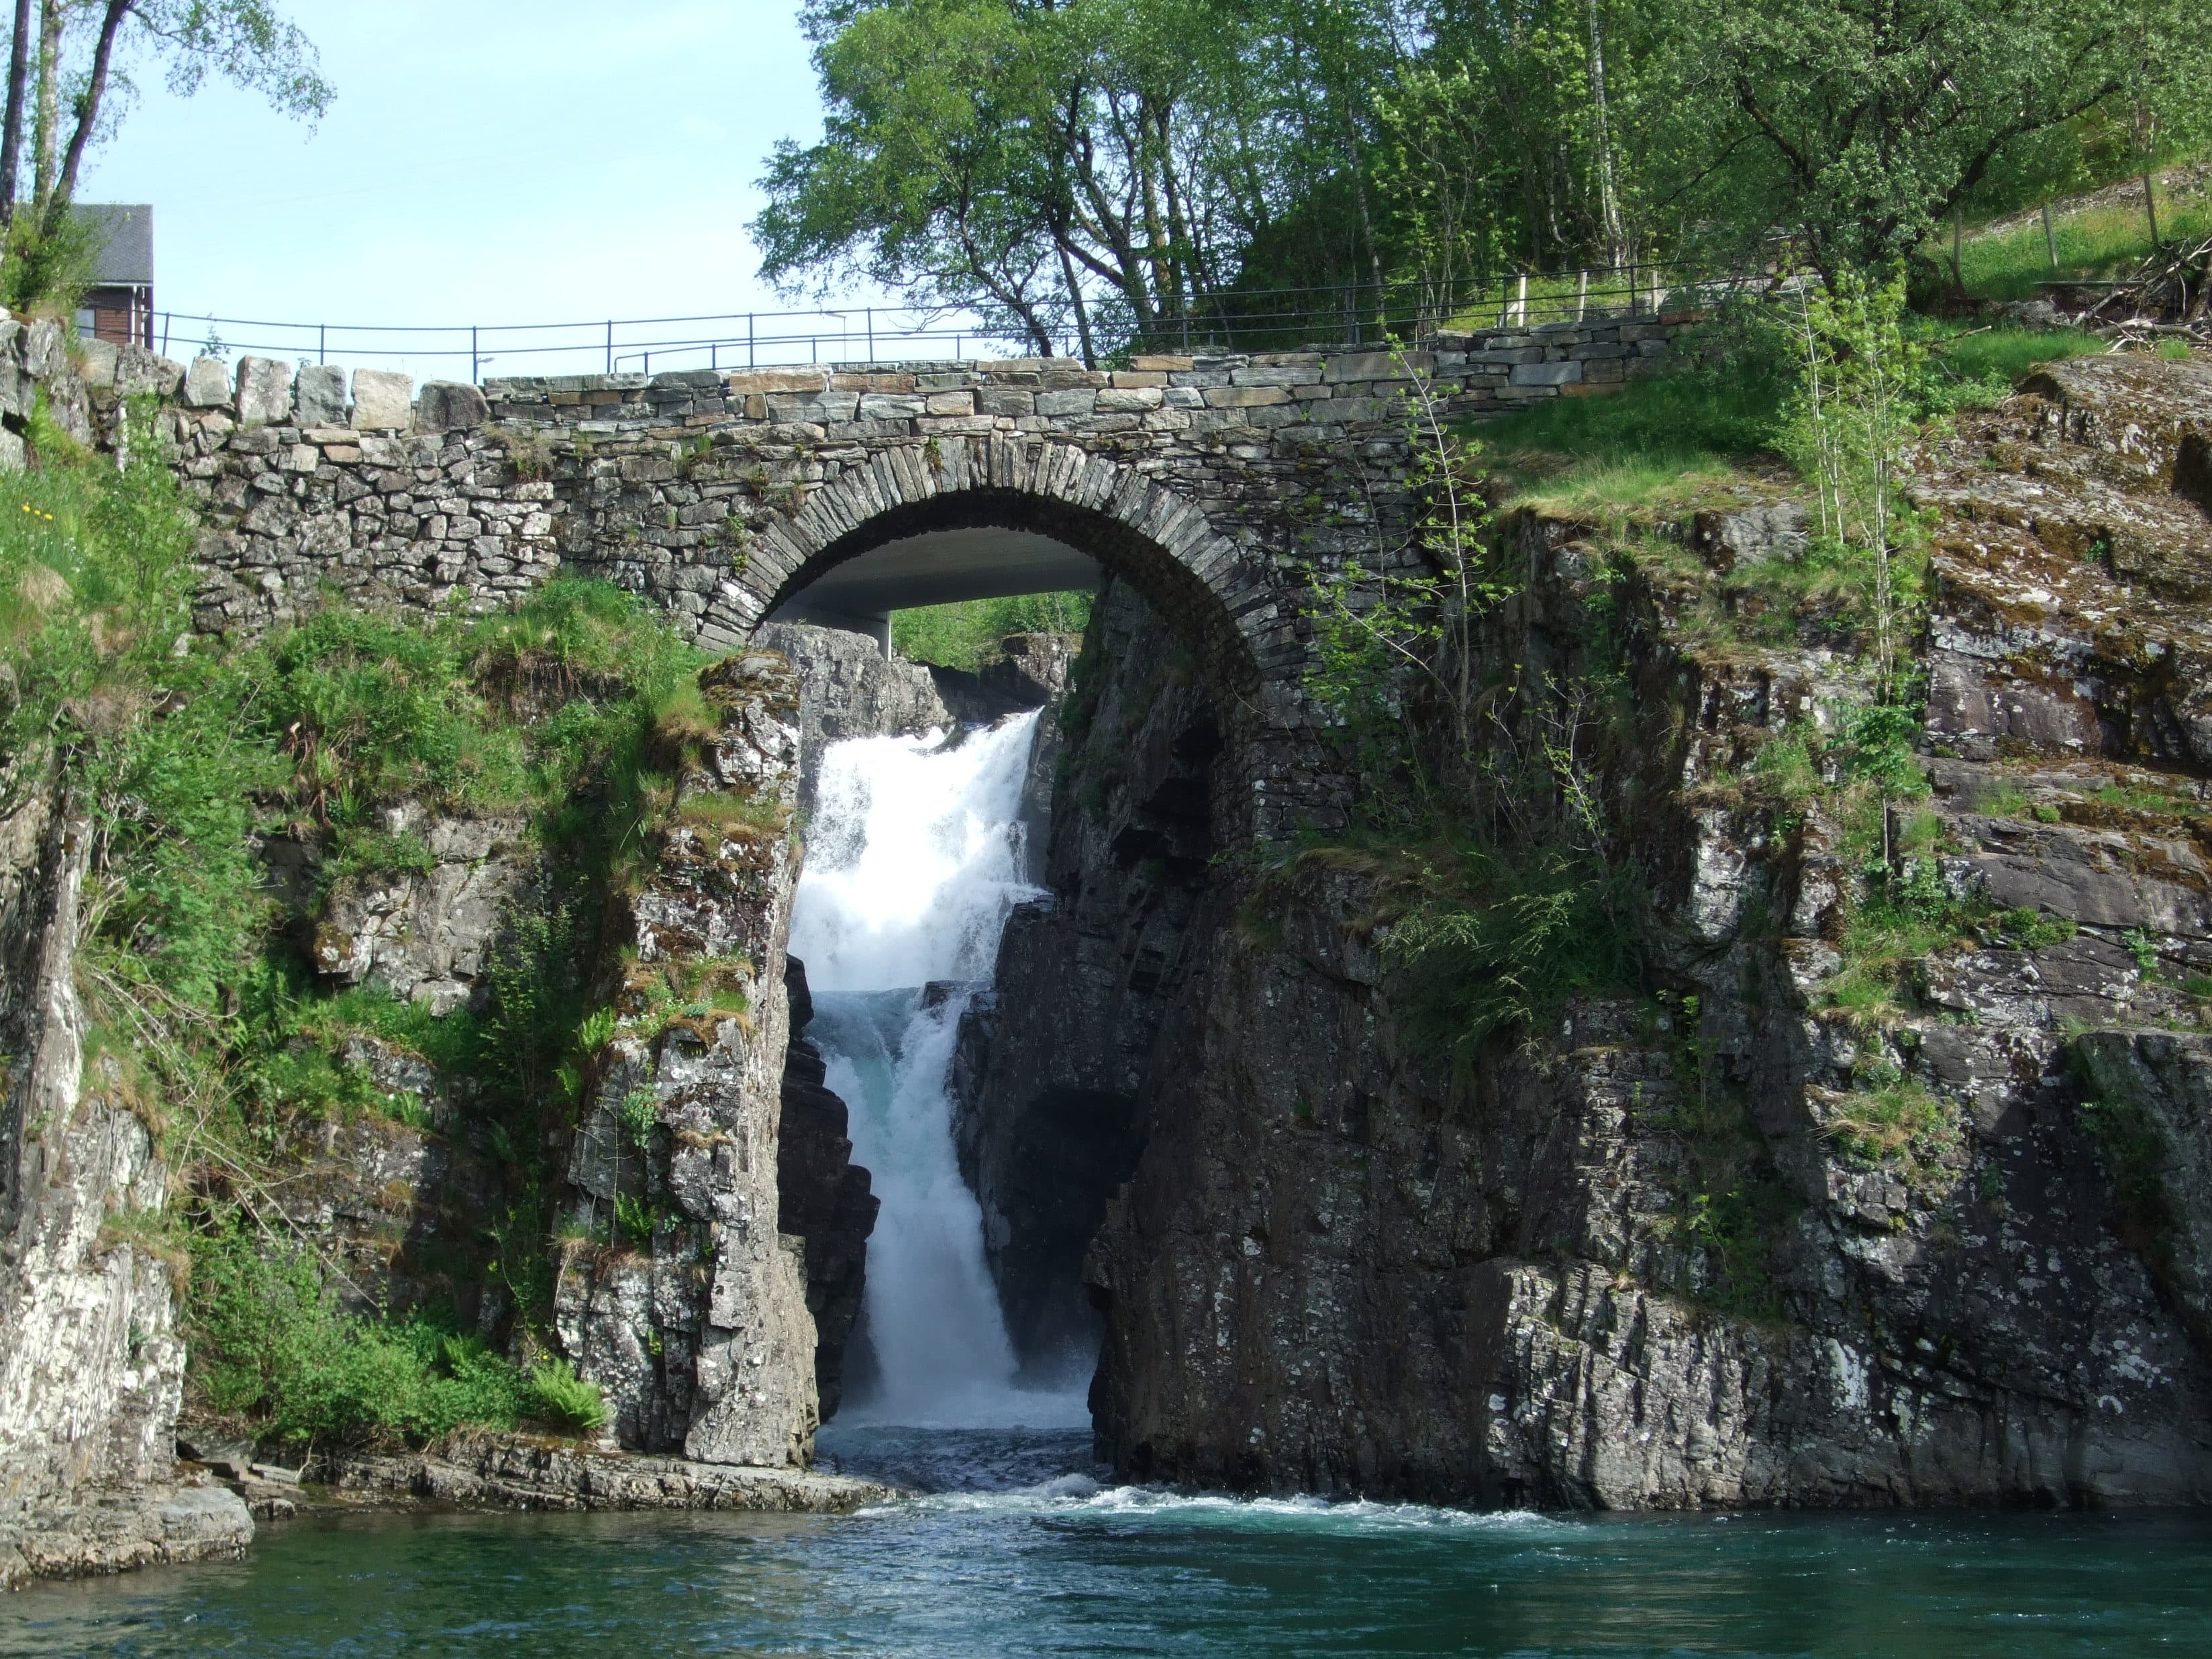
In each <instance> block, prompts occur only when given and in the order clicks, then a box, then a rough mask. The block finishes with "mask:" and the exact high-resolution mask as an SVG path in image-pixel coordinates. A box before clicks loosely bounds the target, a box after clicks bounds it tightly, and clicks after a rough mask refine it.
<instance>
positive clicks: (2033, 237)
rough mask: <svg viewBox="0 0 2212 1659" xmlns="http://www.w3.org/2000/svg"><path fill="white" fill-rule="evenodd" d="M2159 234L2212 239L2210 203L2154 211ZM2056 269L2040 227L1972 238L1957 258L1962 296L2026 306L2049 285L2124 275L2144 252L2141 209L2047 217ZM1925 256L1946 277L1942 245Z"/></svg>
mask: <svg viewBox="0 0 2212 1659" xmlns="http://www.w3.org/2000/svg"><path fill="white" fill-rule="evenodd" d="M2158 228H2159V230H2160V234H2162V235H2163V236H2164V237H2165V239H2166V240H2167V241H2169V242H2172V241H2180V242H2185V243H2191V244H2193V243H2196V242H2199V241H2202V240H2203V239H2204V238H2205V237H2207V236H2212V204H2208V203H2206V202H2205V201H2203V199H2201V198H2198V199H2195V200H2191V201H2186V202H2173V201H2171V200H2169V199H2166V198H2165V197H2164V196H2163V193H2162V192H2161V199H2160V202H2159V204H2158ZM2051 230H2052V233H2053V236H2054V240H2056V241H2057V246H2058V263H2057V265H2056V266H2055V267H2054V266H2053V265H2052V264H2051V257H2050V253H2049V251H2048V250H2047V249H2046V247H2045V243H2044V239H2043V225H2042V222H2041V221H2040V220H2031V221H2030V222H2028V223H2027V225H2025V226H2023V227H2022V228H2020V229H2018V230H2013V231H2008V232H2006V233H2005V234H2002V235H1994V236H1976V237H1973V238H1972V239H1970V240H1967V241H1966V242H1965V243H1964V244H1963V245H1962V246H1960V251H1959V267H1960V274H1961V275H1962V276H1964V278H1965V280H1966V291H1967V293H1969V294H1971V295H1974V296H1975V297H1976V298H1978V299H1984V300H2032V299H2033V298H2034V297H2035V296H2036V295H2037V293H2038V291H2039V284H2041V283H2049V282H2109V281H2113V280H2116V279H2118V278H2119V277H2122V276H2126V275H2127V274H2128V273H2129V272H2130V271H2131V270H2133V269H2134V268H2135V266H2136V264H2138V263H2139V262H2140V261H2141V260H2142V258H2143V257H2144V256H2145V255H2146V254H2148V252H2150V222H2149V220H2148V218H2147V217H2146V216H2144V213H2143V210H2142V204H2140V203H2136V204H2118V205H2115V206H2108V207H2093V208H2085V209H2081V210H2077V211H2075V212H2071V213H2063V212H2062V213H2056V214H2053V215H2052V216H2051ZM1929 253H1930V256H1931V257H1932V258H1934V259H1935V260H1936V262H1937V263H1938V264H1941V265H1942V268H1943V269H1945V270H1948V269H1949V267H1950V258H1951V246H1950V242H1949V240H1948V238H1945V239H1942V241H1941V243H1940V245H1938V244H1931V245H1930V247H1929Z"/></svg>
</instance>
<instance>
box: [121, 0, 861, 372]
mask: <svg viewBox="0 0 2212 1659" xmlns="http://www.w3.org/2000/svg"><path fill="white" fill-rule="evenodd" d="M795 12H796V5H795V0H727V3H720V4H714V3H703V0H618V3H617V0H599V3H586V0H530V3H513V0H501V3H489V0H446V3H425V0H352V3H339V0H293V3H292V4H291V5H290V6H289V13H290V15H292V16H293V17H294V18H295V20H296V21H298V22H299V23H300V24H301V27H304V28H305V29H306V30H307V33H308V34H309V35H310V36H311V37H312V38H313V40H314V41H315V43H316V45H317V46H319V48H320V49H321V53H322V63H323V69H324V71H325V75H326V76H327V77H328V78H329V79H330V80H331V82H333V83H334V84H335V86H336V88H337V100H336V101H335V102H334V103H333V105H332V106H331V110H330V112H329V113H328V114H327V115H325V117H324V118H323V120H322V121H321V123H320V124H319V126H317V127H314V128H312V129H311V128H309V127H307V126H306V125H303V124H301V123H299V122H296V121H293V120H290V119H288V118H285V117H283V116H282V115H279V114H276V112H273V111H271V110H270V109H269V108H268V106H266V105H265V104H264V103H263V102H262V101H261V100H259V99H258V98H257V97H255V96H253V95H252V94H245V93H240V92H237V91H234V90H233V89H231V88H228V87H225V86H218V85H215V84H213V83H210V85H209V86H208V87H206V88H204V90H203V91H202V92H201V93H200V94H198V95H197V97H195V98H192V99H190V100H179V99H177V98H174V97H172V96H171V95H169V94H168V93H167V91H166V90H164V89H163V88H161V86H160V84H159V76H158V75H157V74H155V73H151V72H148V73H143V74H142V75H141V76H140V77H139V78H140V79H141V80H142V81H143V82H144V83H145V87H144V95H143V99H142V100H141V102H140V104H139V106H138V107H137V109H136V110H135V111H134V112H132V113H131V116H130V117H129V118H128V120H127V121H126V123H125V125H124V126H123V127H122V129H121V131H120V132H119V133H118V135H117V137H115V138H114V139H113V141H112V142H111V143H109V144H108V145H107V146H106V149H103V150H101V151H100V152H99V153H98V154H97V155H96V156H95V157H94V159H93V161H92V162H91V163H90V164H89V165H88V168H87V174H86V179H85V181H84V184H83V185H82V188H81V190H80V191H79V198H80V199H81V200H85V201H144V202H151V203H153V204H155V242H156V246H155V278H156V289H155V303H156V305H157V307H159V308H161V309H162V310H168V311H174V312H177V313H188V314H189V315H190V316H191V317H192V318H199V317H204V316H205V315H206V314H208V313H213V314H215V315H216V316H218V317H231V318H246V319H272V320H279V321H291V320H298V321H301V322H307V323H314V322H321V321H327V322H331V323H334V324H343V323H357V324H385V325H410V326H412V325H422V324H441V325H442V324H467V323H471V322H476V323H483V324H493V323H501V322H505V323H523V322H529V323H536V322H562V321H568V320H572V319H582V318H605V317H610V316H611V317H617V318H621V317H653V316H663V315H672V314H678V313H687V314H688V313H702V312H733V313H734V312H744V311H748V310H768V309H777V308H781V307H783V305H784V303H785V302H783V301H779V300H778V299H776V297H775V295H773V293H772V292H771V291H770V290H769V289H768V288H767V286H766V285H765V284H764V283H762V282H761V281H760V280H759V278H758V276H757V274H756V273H757V268H758V265H759V258H758V255H757V253H756V252H755V251H754V249H753V247H752V246H751V244H750V241H749V240H748V239H747V237H746V235H745V232H744V224H745V222H746V221H747V220H749V219H750V218H751V217H752V216H753V215H754V214H755V213H756V212H757V210H758V209H759V205H760V196H759V192H758V191H757V189H756V188H755V186H754V180H755V179H757V178H758V176H759V175H760V173H761V170H762V163H763V159H764V158H765V157H766V155H768V153H769V148H770V147H771V146H772V145H773V144H774V143H775V140H776V139H778V138H780V137H797V138H799V139H801V140H810V139H811V138H814V137H817V136H818V135H819V133H820V130H821V108H820V105H819V103H818V101H817V97H816V93H815V82H814V76H813V71H812V68H811V65H810V64H809V63H808V61H807V44H806V42H805V40H804V39H803V38H802V37H801V36H800V34H799V29H798V26H797V23H796V20H795ZM205 331H206V325H205V324H204V322H197V321H195V322H191V323H189V324H188V323H186V322H185V320H183V318H182V317H181V316H180V318H179V321H178V323H177V324H176V325H175V330H174V331H173V336H172V338H171V342H170V351H171V355H173V356H189V355H190V354H191V348H192V347H193V346H195V345H196V344H197V342H198V340H199V338H200V337H202V336H204V333H205ZM218 331H219V332H221V333H222V335H223V336H224V337H225V338H226V339H227V340H228V341H230V342H231V343H233V344H234V345H244V344H247V343H268V344H270V345H285V346H289V347H290V348H291V349H289V350H288V351H285V352H283V354H282V355H288V356H289V355H297V353H298V351H300V350H302V349H304V350H306V351H307V352H308V354H309V355H311V356H312V354H313V343H312V337H306V336H288V337H278V336H275V335H270V334H267V333H266V332H265V331H263V332H261V333H258V334H257V333H256V331H250V330H246V329H240V328H237V327H227V328H221V329H219V330H218ZM188 332H189V333H190V335H191V337H190V338H189V339H187V338H185V337H184V336H185V334H186V333H188ZM663 332H664V333H680V332H684V331H680V330H679V331H663ZM369 343H404V342H388V341H387V342H372V341H370V340H369V339H368V337H360V338H359V339H357V340H356V342H355V344H356V346H361V345H366V344H369ZM447 343H450V344H452V345H453V346H455V347H456V348H465V343H466V342H465V338H463V337H454V338H453V339H452V340H451V341H449V342H447ZM514 343H520V342H519V341H517V342H514ZM835 355H837V356H861V355H863V354H862V352H861V351H860V349H854V350H851V351H841V352H838V353H836V354H835ZM331 360H332V361H334V362H338V361H343V362H351V363H368V362H370V360H369V359H368V357H366V356H362V355H361V353H360V352H359V351H358V350H347V349H343V345H341V346H340V347H339V348H338V349H332V350H331ZM699 361H700V362H702V363H703V362H704V361H705V359H704V357H703V356H702V357H701V358H700V359H699ZM689 363H690V360H689V359H685V360H682V361H678V360H674V359H664V362H661V363H657V364H656V365H655V367H656V368H659V367H670V368H675V367H688V366H689ZM380 366H389V367H402V368H409V369H410V370H412V371H413V372H415V373H416V374H417V375H418V376H419V377H422V378H430V377H433V376H435V377H437V378H454V379H464V378H466V374H467V363H466V360H465V358H462V359H460V360H459V363H458V370H457V366H456V362H454V361H451V360H449V361H447V362H436V363H434V362H428V361H427V360H422V359H416V360H413V361H406V362H392V363H388V364H383V365H380ZM600 366H602V365H601V364H600V363H599V362H598V361H596V360H595V358H594V355H593V354H591V353H586V354H585V355H584V356H583V357H582V358H581V359H577V360H570V361H557V360H542V359H541V360H534V361H532V360H524V359H522V358H520V357H516V356H509V357H507V358H506V359H505V360H504V361H498V360H495V362H493V363H492V364H490V365H489V366H488V367H487V368H486V369H485V371H484V372H485V373H486V374H494V375H495V374H501V373H502V372H513V373H528V372H533V371H536V370H539V369H545V370H552V369H557V368H597V367H600ZM625 366H626V367H635V366H636V365H635V364H629V365H625Z"/></svg>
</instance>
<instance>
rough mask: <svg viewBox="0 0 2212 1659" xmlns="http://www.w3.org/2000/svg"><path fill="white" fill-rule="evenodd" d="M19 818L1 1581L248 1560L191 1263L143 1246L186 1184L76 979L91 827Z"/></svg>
mask: <svg viewBox="0 0 2212 1659" xmlns="http://www.w3.org/2000/svg"><path fill="white" fill-rule="evenodd" d="M4 785H5V787H6V788H7V791H8V793H9V797H10V798H11V800H12V808H13V810H12V811H9V813H8V815H7V817H5V818H4V820H0V1052H4V1054H5V1055H6V1057H7V1073H6V1078H5V1087H6V1098H5V1107H4V1114H5V1115H4V1119H0V1154H4V1158H0V1334H4V1337H5V1340H4V1341H0V1589H14V1588H15V1586H16V1585H18V1584H20V1583H22V1582H23V1581H24V1580H26V1579H27V1578H29V1577H34V1576H53V1575H59V1574H70V1573H85V1572H114V1571H119V1570H121V1569H123V1568H126V1567H133V1566H138V1565H143V1564H145V1563H148V1562H155V1561H189V1560H196V1559H204V1558H207V1557H211V1556H225V1555H238V1554H241V1553H244V1551H245V1549H246V1545H247V1543H248V1542H249V1541H251V1540H252V1536H253V1520H252V1516H250V1515H249V1514H248V1513H247V1511H246V1505H245V1504H243V1503H242V1502H240V1500H239V1498H237V1497H236V1496H235V1495H234V1494H233V1493H232V1492H229V1491H228V1490H227V1489H225V1488H224V1487H222V1486H216V1485H213V1484H211V1483H210V1482H208V1481H207V1480H206V1479H205V1477H204V1476H201V1477H198V1478H197V1479H194V1478H191V1477H189V1476H184V1475H182V1474H180V1472H179V1469H178V1467H177V1461H176V1456H175V1451H174V1448H173V1443H172V1442H173V1437H174V1434H175V1425H176V1417H177V1407H178V1403H179V1398H180V1396H181V1395H182V1393H183V1384H184V1369H185V1346H184V1343H183V1341H182V1340H180V1338H179V1334H178V1332H177V1330H176V1310H175V1305H174V1294H173V1292H174V1288H175V1287H174V1285H173V1282H172V1278H171V1267H172V1263H171V1261H170V1260H169V1259H168V1258H167V1255H166V1254H165V1253H164V1252H163V1251H162V1250H161V1249H160V1248H159V1247H158V1245H155V1246H153V1247H150V1248H149V1243H148V1242H147V1241H145V1240H143V1239H141V1238H140V1237H137V1236H136V1233H135V1231H134V1227H135V1225H136V1224H137V1223H140V1222H143V1221H145V1220H147V1219H149V1218H151V1217H152V1216H153V1215H155V1213H157V1212H159V1211H160V1209H161V1206H162V1205H163V1203H164V1202H165V1201H166V1200H167V1185H168V1181H169V1174H168V1171H167V1169H166V1168H165V1167H164V1165H163V1164H162V1162H161V1159H160V1158H159V1157H157V1156H156V1155H155V1146H154V1139H153V1136H152V1135H151V1134H150V1133H149V1131H148V1127H147V1125H146V1124H145V1122H143V1121H142V1117H141V1115H142V1114H143V1113H145V1112H148V1111H149V1110H151V1109H152V1108H150V1107H149V1105H148V1103H144V1102H143V1101H141V1100H139V1099H137V1098H135V1097H133V1095H132V1093H131V1091H130V1090H129V1088H128V1087H127V1086H126V1085H125V1084H124V1082H123V1079H122V1074H121V1073H120V1071H119V1070H118V1068H117V1066H115V1064H114V1062H113V1060H106V1062H105V1063H103V1064H95V1065H94V1066H93V1067H92V1068H90V1072H89V1074H87V1068H86V1067H85V1066H84V1049H83V1041H84V1035H85V1031H84V1026H85V1021H84V1015H83V1011H82V1006H80V1003H79V1000H78V996H77V990H76V980H75V962H74V954H75V950H76V933H77V919H78V908H79V899H80V894H81V890H82V882H83V877H84V866H85V860H86V857H87V854H88V842H89V826H88V824H87V823H85V822H84V821H83V820H82V817H80V816H79V815H78V814H77V813H76V812H74V811H71V805H70V802H69V800H68V799H66V797H65V796H64V795H63V794H62V793H61V792H60V791H58V789H56V788H54V787H52V786H51V785H48V784H46V783H44V782H42V781H40V780H38V779H35V778H24V777H21V776H10V777H7V778H6V779H5V780H4Z"/></svg>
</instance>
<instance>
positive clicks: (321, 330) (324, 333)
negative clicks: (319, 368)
mask: <svg viewBox="0 0 2212 1659" xmlns="http://www.w3.org/2000/svg"><path fill="white" fill-rule="evenodd" d="M330 343H331V325H329V324H328V323H317V324H316V325H315V361H316V362H319V363H326V362H330V360H331V358H330Z"/></svg>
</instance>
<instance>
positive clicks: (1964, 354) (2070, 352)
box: [1919, 322, 2106, 387]
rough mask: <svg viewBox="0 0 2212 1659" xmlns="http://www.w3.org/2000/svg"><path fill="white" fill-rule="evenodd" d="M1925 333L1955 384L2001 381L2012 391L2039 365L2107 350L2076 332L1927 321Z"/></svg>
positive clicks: (1936, 363) (1940, 370)
mask: <svg viewBox="0 0 2212 1659" xmlns="http://www.w3.org/2000/svg"><path fill="white" fill-rule="evenodd" d="M1919 332H1920V335H1921V337H1922V338H1923V340H1924V341H1925V342H1926V343H1927V345H1928V348H1929V361H1930V363H1931V366H1932V367H1933V368H1934V369H1935V370H1936V373H1937V374H1939V375H1941V376H1942V377H1944V378H1946V379H1948V380H1953V381H1967V382H1972V381H1985V380H1995V381H2000V382H2002V383H2003V384H2004V385H2005V386H2007V387H2010V386H2014V385H2016V384H2017V383H2018V382H2019V381H2020V380H2021V377H2023V376H2024V375H2026V374H2027V372H2028V371H2029V370H2030V369H2032V368H2036V367H2037V366H2038V365H2039V364H2042V363H2051V362H2061V361H2063V359H2065V358H2068V357H2084V356H2093V355H2094V354H2096V353H2098V352H2100V351H2103V350H2104V349H2106V343H2105V342H2104V341H2102V340H2100V339H2099V338H2098V337H2096V336H2095V335H2093V334H2085V333H2083V332H2082V331H2081V330H2079V329H2073V328H2052V329H2035V328H1960V327H1958V326H1957V325H1953V324H1948V323H1938V322H1927V323H1923V324H1922V325H1921V327H1920V330H1919Z"/></svg>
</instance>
